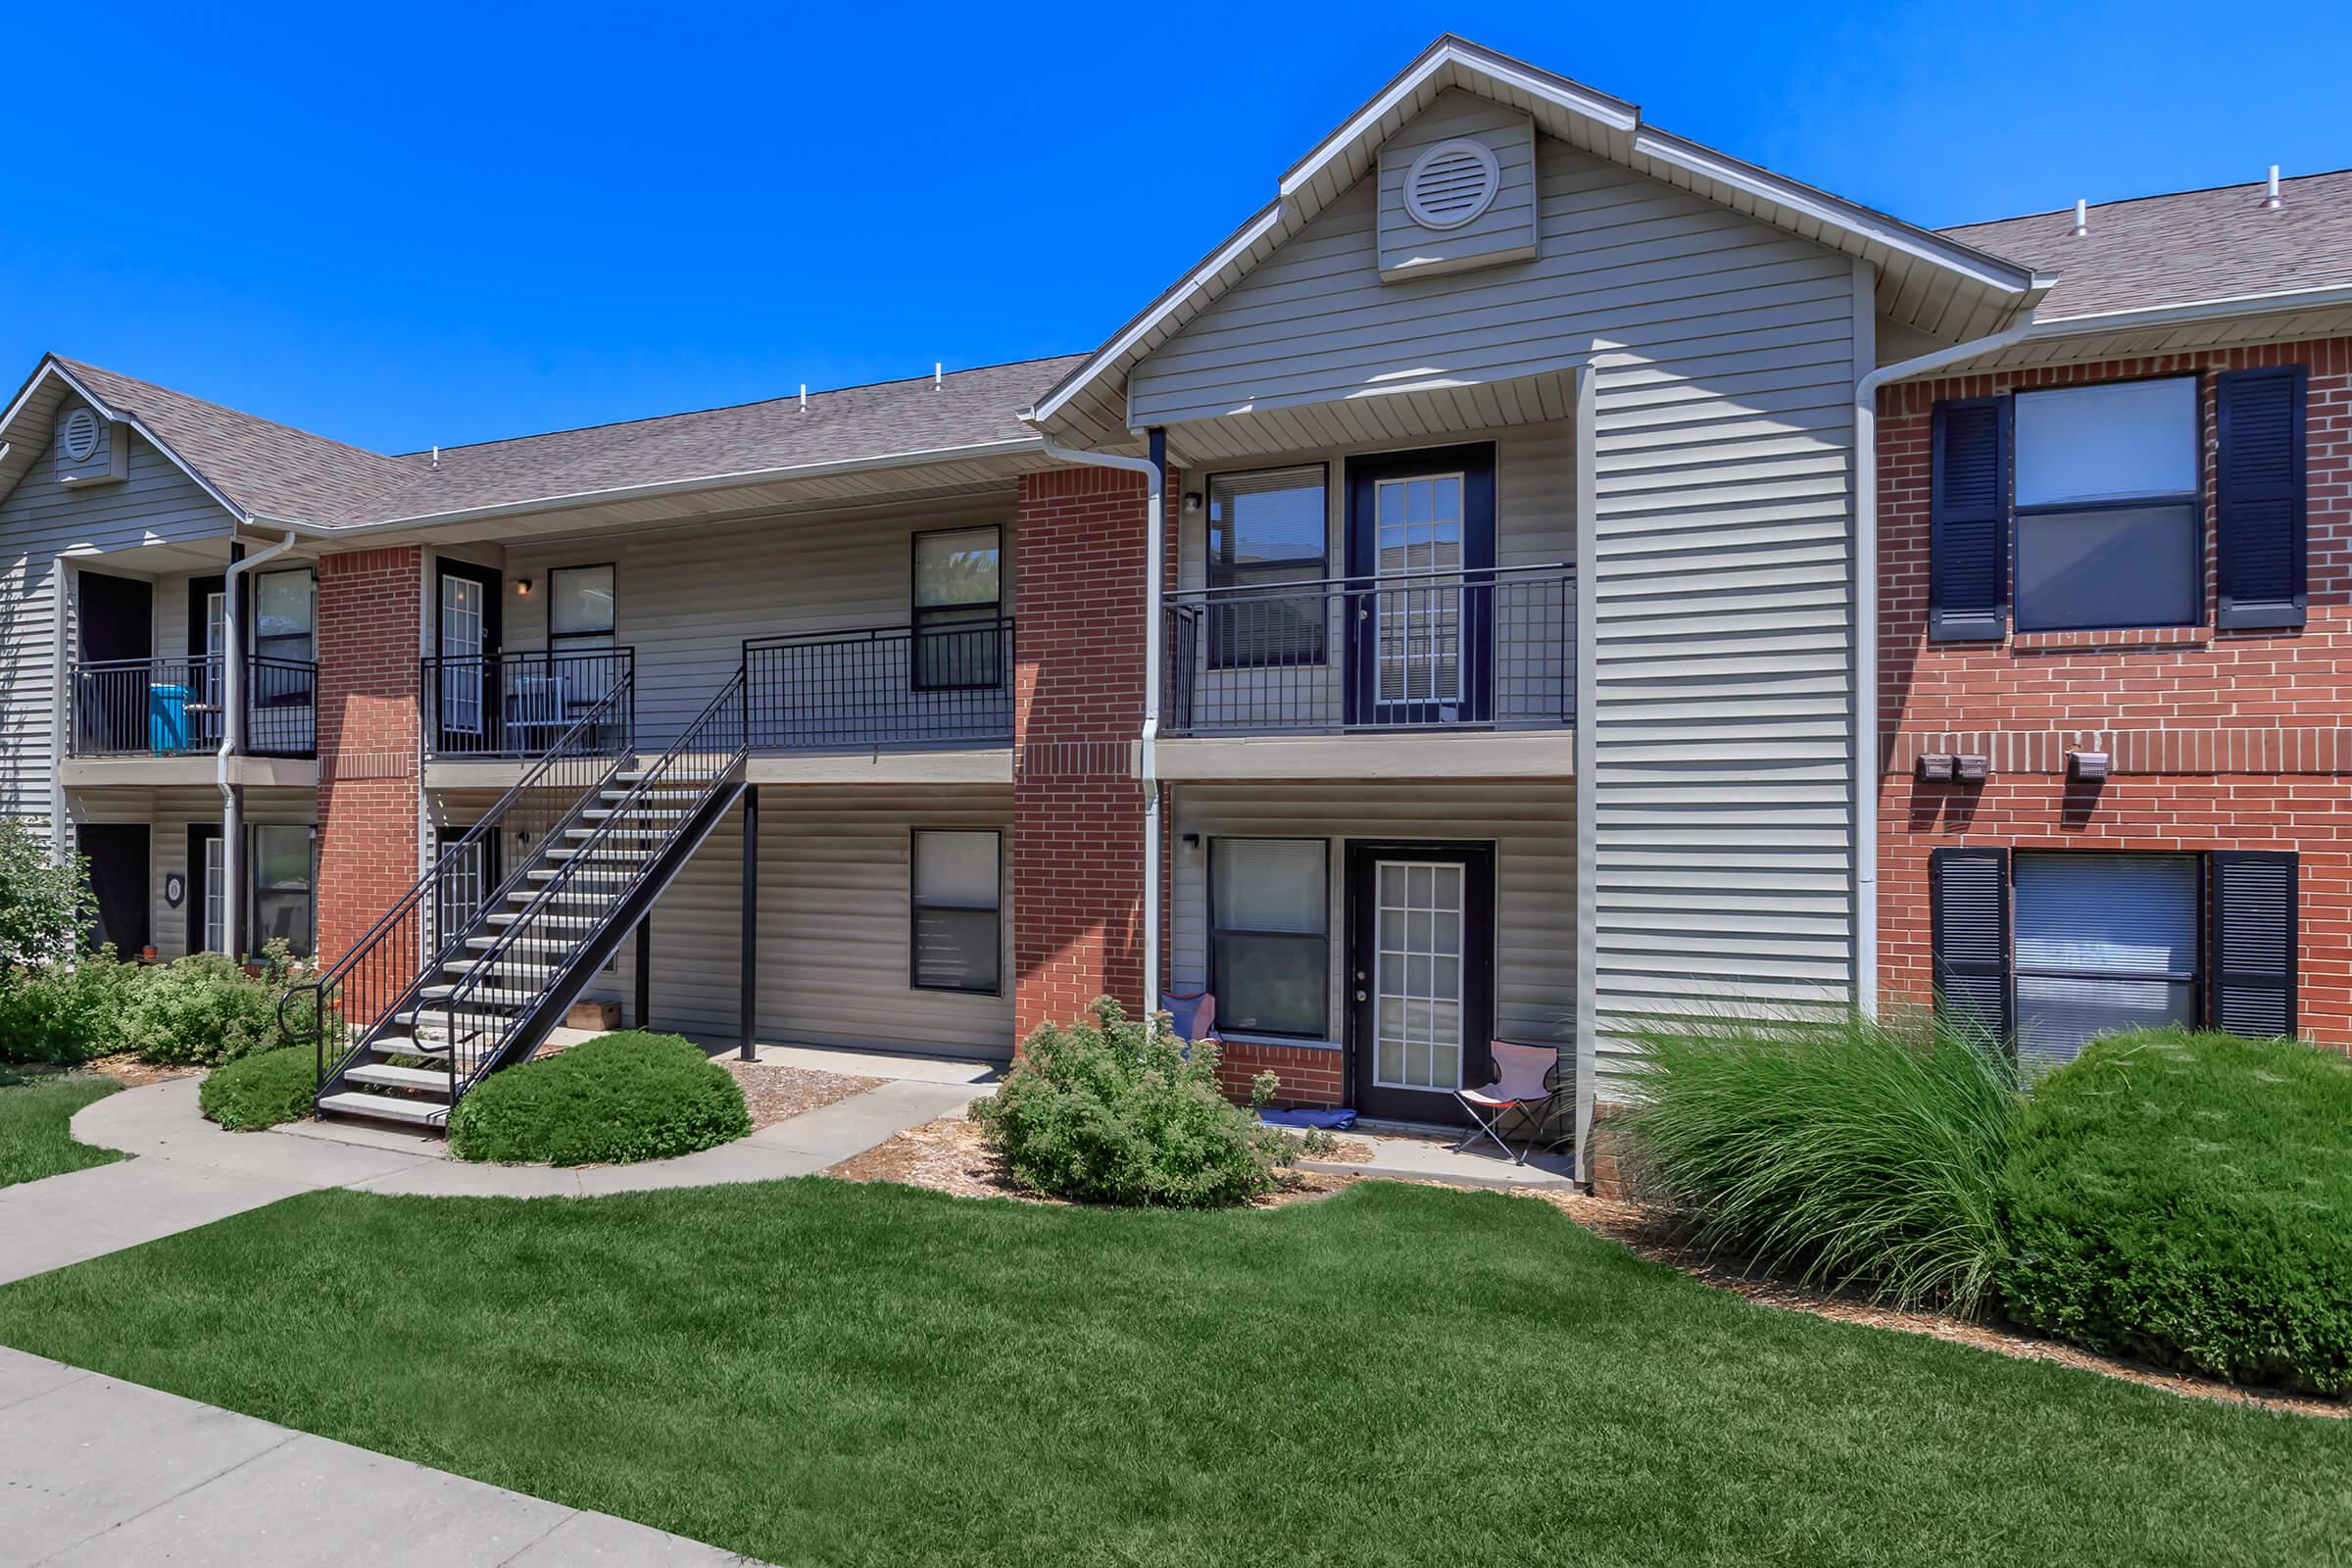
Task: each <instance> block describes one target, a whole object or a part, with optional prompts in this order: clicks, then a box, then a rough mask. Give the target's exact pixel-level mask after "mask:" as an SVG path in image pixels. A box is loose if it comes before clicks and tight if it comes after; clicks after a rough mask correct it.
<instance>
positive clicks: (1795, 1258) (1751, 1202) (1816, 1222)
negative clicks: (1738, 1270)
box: [1609, 1013, 2019, 1315]
mask: <svg viewBox="0 0 2352 1568" xmlns="http://www.w3.org/2000/svg"><path fill="white" fill-rule="evenodd" d="M1637 1034H1638V1038H1639V1039H1640V1041H1641V1043H1642V1046H1643V1047H1644V1048H1645V1052H1646V1056H1645V1060H1644V1063H1643V1067H1642V1101H1641V1102H1640V1103H1638V1104H1636V1105H1635V1106H1634V1107H1633V1108H1631V1109H1630V1110H1629V1111H1628V1112H1626V1113H1625V1114H1624V1115H1623V1116H1622V1117H1613V1118H1612V1119H1611V1120H1610V1122H1609V1126H1610V1128H1611V1129H1612V1130H1613V1131H1615V1132H1617V1133H1620V1134H1622V1135H1623V1136H1625V1137H1626V1139H1627V1140H1628V1144H1629V1148H1628V1152H1629V1153H1630V1154H1631V1155H1632V1157H1633V1161H1634V1165H1635V1169H1636V1171H1637V1173H1638V1179H1639V1180H1640V1181H1641V1182H1642V1183H1643V1184H1644V1185H1646V1186H1649V1187H1651V1188H1653V1189H1654V1190H1655V1193H1656V1196H1658V1197H1659V1198H1662V1199H1663V1200H1665V1201H1668V1202H1670V1203H1672V1204H1675V1205H1677V1206H1678V1207H1681V1208H1683V1209H1685V1210H1687V1211H1688V1213H1689V1215H1690V1217H1691V1221H1692V1223H1693V1224H1694V1225H1695V1227H1696V1229H1697V1232H1698V1235H1699V1238H1700V1239H1701V1241H1702V1242H1704V1243H1705V1244H1706V1245H1709V1246H1712V1247H1717V1248H1721V1249H1724V1250H1727V1251H1731V1252H1734V1253H1737V1254H1739V1255H1740V1256H1742V1257H1745V1258H1747V1259H1750V1260H1752V1261H1753V1262H1754V1263H1756V1264H1757V1265H1758V1266H1760V1267H1763V1268H1767V1269H1772V1270H1776V1271H1782V1272H1787V1273H1789V1274H1793V1275H1795V1276H1797V1277H1798V1278H1800V1279H1803V1280H1806V1281H1808V1282H1814V1283H1820V1284H1825V1285H1828V1286H1830V1287H1831V1288H1834V1289H1849V1288H1851V1289H1860V1290H1865V1291H1867V1292H1869V1293H1870V1294H1871V1295H1872V1296H1874V1297H1875V1298H1876V1299H1882V1300H1887V1301H1890V1302H1893V1303H1895V1304H1897V1305H1901V1306H1905V1307H1911V1306H1926V1305H1935V1306H1942V1307H1947V1308H1949V1309H1951V1310H1953V1311H1956V1312H1959V1313H1962V1314H1964V1315H1965V1314H1971V1313H1975V1312H1977V1311H1979V1310H1981V1309H1982V1306H1983V1304H1984V1302H1985V1298H1986V1294H1987V1291H1988V1289H1989V1287H1990V1285H1991V1282H1992V1278H1993V1273H1994V1270H1995V1268H1996V1266H1997V1264H1998V1263H1999V1260H2000V1258H2001V1255H2002V1252H2003V1245H2002V1236H2001V1229H2000V1219H1999V1213H1998V1190H1999V1184H2000V1177H2001V1170H2002V1166H2003V1163H2004V1161H2005V1160H2006V1159H2007V1158H2008V1154H2009V1148H2010V1139H2011V1136H2012V1134H2013V1131H2014V1128H2015V1121H2016V1111H2017V1106H2018V1103H2019V1096H2018V1091H2017V1086H2016V1081H2015V1075H2014V1074H2013V1073H2012V1072H2011V1070H2010V1068H2009V1066H2008V1064H2007V1061H2006V1058H2004V1057H2003V1056H2002V1055H2001V1054H1999V1053H1998V1052H1997V1051H1996V1050H1993V1049H1991V1048H1989V1047H1988V1046H1987V1045H1986V1044H1985V1043H1982V1042H1979V1041H1976V1040H1973V1039H1970V1038H1967V1037H1964V1036H1962V1035H1960V1034H1956V1033H1954V1032H1953V1031H1951V1030H1950V1029H1947V1028H1945V1027H1943V1026H1941V1025H1939V1024H1938V1023H1936V1020H1935V1019H1934V1018H1932V1017H1929V1016H1927V1015H1925V1014H1924V1013H1908V1014H1903V1015H1899V1016H1892V1017H1889V1018H1887V1019H1886V1020H1884V1021H1881V1020H1873V1019H1870V1018H1866V1017H1863V1016H1861V1015H1860V1014H1858V1013H1848V1014H1846V1015H1843V1016H1841V1017H1836V1018H1830V1019H1822V1018H1819V1017H1804V1016H1798V1015H1795V1014H1786V1015H1783V1014H1771V1013H1763V1014H1754V1015H1747V1016H1734V1015H1729V1014H1725V1015H1721V1016H1712V1017H1701V1018H1696V1019H1681V1020H1676V1021H1674V1022H1672V1023H1661V1024H1660V1025H1658V1026H1656V1027H1653V1028H1650V1029H1646V1030H1642V1031H1638V1032H1637Z"/></svg>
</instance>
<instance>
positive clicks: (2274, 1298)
mask: <svg viewBox="0 0 2352 1568" xmlns="http://www.w3.org/2000/svg"><path fill="white" fill-rule="evenodd" d="M2347 1129H2352V1061H2347V1060H2346V1059H2345V1058H2344V1057H2342V1056H2340V1055H2336V1054H2331V1053H2324V1052H2320V1051H2315V1050H2313V1049H2311V1048H2310V1047H2308V1046H2302V1045H2298V1044H2295V1043H2294V1042H2292V1041H2269V1042H2261V1043H2256V1042H2251V1041H2245V1040H2239V1039H2236V1038H2234V1037H2232V1036H2229V1035H2221V1034H2210V1033H2198V1034H2190V1033H2185V1032H2181V1031H2178V1030H2166V1031H2150V1032H2143V1033H2138V1034H2130V1035H2116V1036H2111V1037H2109V1038H2106V1039H2102V1040H2096V1041H2093V1042H2092V1043H2091V1044H2090V1046H2089V1047H2088V1048H2087V1049H2086V1050H2085V1051H2084V1052H2083V1054H2082V1055H2081V1056H2080V1057H2078V1058H2077V1059H2076V1060H2075V1061H2073V1062H2071V1063H2070V1064H2068V1065H2067V1066H2065V1067H2062V1068H2060V1069H2058V1070H2057V1071H2056V1072H2054V1073H2052V1074H2050V1076H2049V1077H2047V1078H2046V1079H2044V1080H2042V1081H2041V1082H2040V1083H2039V1084H2037V1085H2036V1086H2035V1089H2034V1103H2033V1105H2032V1106H2031V1108H2030V1109H2028V1110H2027V1112H2026V1114H2025V1116H2024V1119H2023V1125H2022V1128H2021V1131H2020V1135H2019V1138H2018V1140H2017V1146H2016V1149H2015V1152H2013V1153H2012V1155H2011V1156H2010V1159H2009V1163H2008V1168H2007V1170H2006V1171H2005V1172H2004V1173H2003V1177H2002V1183H2001V1190H2000V1200H2001V1211H2002V1215H2003V1218H2004V1220H2005V1221H2006V1223H2007V1226H2008V1229H2009V1237H2010V1244H2011V1249H2012V1252H2011V1256H2010V1257H2009V1258H2008V1260H2007V1261H2006V1263H2005V1264H2004V1265H2003V1267H2002V1269H2001V1272H2000V1280H1999V1285H2000V1296H2001V1303H2002V1307H2003V1309H2004V1310H2005V1311H2006V1312H2007V1313H2008V1315H2009V1316H2010V1317H2011V1318H2013V1319H2015V1320H2016V1321H2017V1322H2018V1323H2020V1324H2022V1325H2024V1326H2026V1327H2029V1328H2033V1329H2035V1330H2037V1331H2039V1332H2041V1333H2044V1334H2049V1335H2052V1336H2055V1337H2056V1338H2059V1339H2064V1340H2071V1341H2073V1342H2074V1343H2076V1344H2078V1345H2082V1346H2084V1347H2087V1348H2091V1349H2094V1350H2102V1351H2107V1352H2110V1353H2114V1354H2121V1355H2129V1356H2135V1357H2138V1358H2140V1359H2142V1360H2147V1361H2155V1362H2159V1363H2161V1364H2164V1365H2167V1366H2177V1367H2182V1368H2185V1369H2187V1370H2190V1371H2195V1372H2203V1373H2209V1374H2212V1375H2214V1376H2217V1377H2225V1378H2229V1379H2233V1380H2235V1381H2237V1382H2241V1383H2269V1384H2279V1385H2283V1386H2286V1387H2290V1388H2301V1389H2311V1390H2316V1391H2318V1392H2320V1393H2323V1394H2331V1395H2343V1394H2346V1393H2352V1143H2348V1142H2347Z"/></svg>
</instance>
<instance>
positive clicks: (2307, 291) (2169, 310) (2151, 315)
mask: <svg viewBox="0 0 2352 1568" xmlns="http://www.w3.org/2000/svg"><path fill="white" fill-rule="evenodd" d="M2338 305H2352V284H2343V283H2335V284H2329V285H2328V286H2327V287H2325V288H2284V289H2274V290H2272V291H2270V292H2269V293H2264V294H2224V295H2219V296H2217V297H2215V298H2213V299H2209V300H2183V301H2182V302H2180V304H2178V305H2148V306H2142V307H2140V308H2139V309H2137V310H2130V311H2099V312H2094V313H2091V314H2088V315H2083V316H2053V317H2049V318H2047V319H2036V320H2035V321H2034V330H2033V331H2032V332H2030V333H2029V334H2027V335H2028V336H2030V337H2065V336H2071V335H2073V334H2075V333H2080V332H2117V331H2123V330H2125V329H2127V328H2130V327H2134V326H2172V325H2175V324H2178V323H2180V322H2186V321H2214V320H2223V319H2228V318H2229V317H2233V316H2263V315H2267V314H2269V313H2270V312H2273V311H2324V310H2327V309H2329V308H2331V307H2334V306H2338Z"/></svg>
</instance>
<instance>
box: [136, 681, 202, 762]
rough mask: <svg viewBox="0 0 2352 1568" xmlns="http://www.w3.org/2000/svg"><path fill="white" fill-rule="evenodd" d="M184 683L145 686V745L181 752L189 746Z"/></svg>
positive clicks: (186, 698)
mask: <svg viewBox="0 0 2352 1568" xmlns="http://www.w3.org/2000/svg"><path fill="white" fill-rule="evenodd" d="M195 695H196V694H195V693H194V692H191V691H189V690H188V689H187V688H186V687H185V686H150V687H148V688H147V749H148V750H149V751H151V752H184V751H186V750H187V749H188V699H189V698H191V697H193V696H195Z"/></svg>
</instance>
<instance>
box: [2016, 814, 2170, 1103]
mask: <svg viewBox="0 0 2352 1568" xmlns="http://www.w3.org/2000/svg"><path fill="white" fill-rule="evenodd" d="M2201 871H2202V868H2201V867H2200V866H2199V864H2198V860H2197V857H2195V856H2193V855H2089V854H2066V853H2061V854H2050V855H2020V856H2018V857H2017V860H2016V865H2015V869H2014V889H2013V896H2014V898H2015V901H2016V921H2017V945H2016V956H2015V959H2014V963H2013V967H2014V969H2015V972H2016V976H2017V1043H2018V1054H2020V1055H2021V1056H2022V1057H2023V1058H2025V1059H2026V1060H2028V1061H2031V1062H2051V1063H2055V1062H2061V1061H2070V1060H2072V1059H2073V1058H2074V1056H2075V1054H2077V1053H2078V1052H2080V1051H2081V1050H2082V1044H2083V1042H2084V1041H2086V1040H2088V1039H2090V1038H2091V1037H2092V1036H2093V1035H2100V1034H2107V1033H2110V1032H2112V1031H2115V1030H2118V1029H2138V1028H2145V1027H2161V1026H2162V1025H2165V1024H2168V1023H2194V1022H2195V1021H2196V1017H2197V981H2198V933H2197V925H2198V918H2197V917H2198V908H2199V906H2200V903H2201V901H2200V899H2199V897H2198V893H2199V888H2200V884H2201V880H2202V875H2201Z"/></svg>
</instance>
